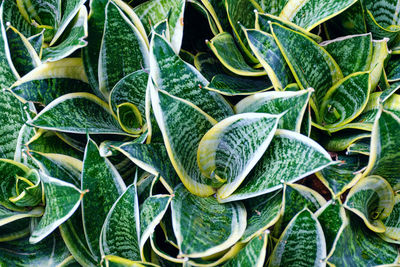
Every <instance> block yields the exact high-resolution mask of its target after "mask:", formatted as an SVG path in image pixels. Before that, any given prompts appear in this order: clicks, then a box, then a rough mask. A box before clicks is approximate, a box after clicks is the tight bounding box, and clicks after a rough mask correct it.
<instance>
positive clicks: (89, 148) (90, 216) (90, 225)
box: [81, 139, 126, 256]
mask: <svg viewBox="0 0 400 267" xmlns="http://www.w3.org/2000/svg"><path fill="white" fill-rule="evenodd" d="M99 170H101V172H99ZM125 189H126V188H125V184H124V182H123V180H122V178H121V176H120V175H119V173H118V172H117V170H116V169H115V167H114V166H113V165H112V164H111V163H110V162H109V160H108V159H106V158H103V157H101V156H100V154H99V150H98V147H97V145H96V144H95V143H94V142H93V140H91V139H89V140H88V142H87V145H86V150H85V155H84V159H83V171H82V178H81V190H82V191H84V190H89V191H88V192H87V193H86V195H85V197H84V199H83V200H82V216H83V229H84V232H85V237H86V240H87V242H88V245H89V249H90V251H91V252H92V253H93V254H94V255H96V256H100V248H99V238H100V232H101V228H102V226H103V223H104V221H105V219H106V217H107V214H108V212H109V210H110V209H111V207H112V205H113V204H114V202H115V201H116V200H117V199H118V197H119V196H120V195H121V194H122V193H123V192H124V191H125ZM99 203H102V205H101V208H100V209H99V206H98V204H99Z"/></svg>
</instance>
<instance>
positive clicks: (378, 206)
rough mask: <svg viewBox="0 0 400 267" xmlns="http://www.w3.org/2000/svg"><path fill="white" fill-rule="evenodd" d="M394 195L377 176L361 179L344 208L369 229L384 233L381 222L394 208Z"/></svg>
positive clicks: (352, 190)
mask: <svg viewBox="0 0 400 267" xmlns="http://www.w3.org/2000/svg"><path fill="white" fill-rule="evenodd" d="M394 203H395V201H394V193H393V190H392V188H391V186H390V184H389V183H388V182H387V181H386V180H385V179H383V178H382V177H379V176H377V175H373V176H368V177H365V178H363V179H361V180H360V181H359V182H358V183H357V184H356V185H355V186H354V187H352V188H351V190H350V192H349V194H348V195H347V198H346V202H345V203H344V207H345V208H346V209H348V210H350V211H352V212H354V213H355V214H357V215H358V216H359V217H360V218H361V219H362V220H363V221H364V223H365V224H366V225H367V227H368V228H369V229H371V230H372V231H374V232H377V233H383V232H385V230H386V229H385V225H384V224H383V222H382V220H383V219H385V218H387V217H388V216H389V215H390V213H391V212H392V210H393V207H394Z"/></svg>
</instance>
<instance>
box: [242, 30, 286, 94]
mask: <svg viewBox="0 0 400 267" xmlns="http://www.w3.org/2000/svg"><path fill="white" fill-rule="evenodd" d="M243 31H244V32H245V34H246V38H247V40H248V42H249V45H250V48H251V50H252V51H253V53H254V54H255V56H256V57H257V59H258V60H259V61H260V63H261V65H262V66H263V67H264V69H265V71H266V72H267V74H268V77H270V79H271V81H272V84H273V85H274V88H275V90H280V91H281V90H283V88H285V87H286V86H287V85H288V84H290V83H291V82H292V81H293V75H292V73H291V72H290V69H289V66H288V65H287V63H286V61H285V58H284V57H283V55H282V53H281V51H280V50H279V47H278V45H277V44H276V42H275V40H274V37H273V36H272V35H270V34H269V33H265V32H262V31H259V30H251V29H250V30H246V29H243Z"/></svg>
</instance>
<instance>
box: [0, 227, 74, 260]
mask: <svg viewBox="0 0 400 267" xmlns="http://www.w3.org/2000/svg"><path fill="white" fill-rule="evenodd" d="M69 256H70V253H69V251H68V249H67V247H66V246H65V244H64V242H63V241H62V239H61V237H60V235H59V234H58V233H56V234H53V235H50V236H48V237H47V238H46V239H44V240H42V241H41V242H39V243H37V244H34V245H32V244H29V241H28V238H24V239H19V240H15V241H11V242H6V243H1V244H0V264H2V265H4V266H27V267H28V266H54V265H58V264H61V263H62V262H63V261H64V260H65V259H66V258H68V257H69Z"/></svg>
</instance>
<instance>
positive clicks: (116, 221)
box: [100, 184, 140, 260]
mask: <svg viewBox="0 0 400 267" xmlns="http://www.w3.org/2000/svg"><path fill="white" fill-rule="evenodd" d="M138 230H139V203H138V199H137V192H136V185H134V184H132V185H130V186H129V187H128V188H127V189H126V191H125V192H124V193H123V194H122V195H121V196H120V197H119V198H118V199H117V200H116V201H115V203H114V205H113V206H112V207H111V209H110V211H109V213H108V215H107V217H106V219H105V222H104V225H103V228H102V230H101V236H100V250H101V254H102V255H115V256H119V257H123V258H126V259H130V260H140V251H139V231H138Z"/></svg>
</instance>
